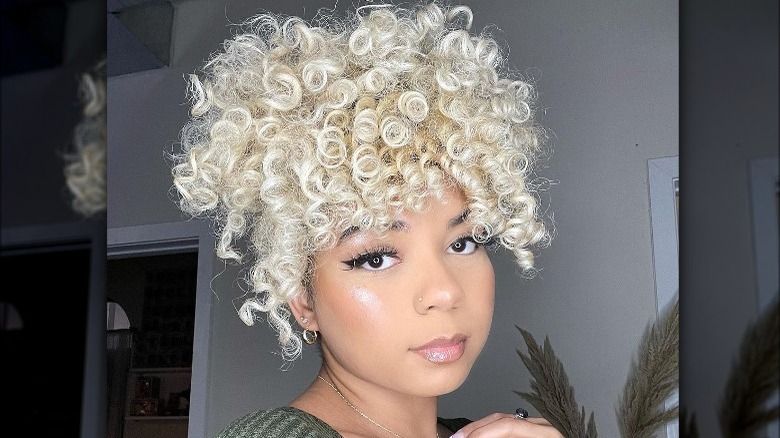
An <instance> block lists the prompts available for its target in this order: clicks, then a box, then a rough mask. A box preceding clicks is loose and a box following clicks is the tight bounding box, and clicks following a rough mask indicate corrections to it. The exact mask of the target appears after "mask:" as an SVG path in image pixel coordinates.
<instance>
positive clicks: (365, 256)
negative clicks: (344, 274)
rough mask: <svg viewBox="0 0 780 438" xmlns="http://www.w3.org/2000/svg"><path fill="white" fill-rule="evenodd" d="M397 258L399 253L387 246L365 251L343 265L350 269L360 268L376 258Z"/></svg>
mask: <svg viewBox="0 0 780 438" xmlns="http://www.w3.org/2000/svg"><path fill="white" fill-rule="evenodd" d="M377 256H379V257H397V256H398V251H396V250H395V249H393V248H390V247H387V246H380V247H378V248H374V249H370V250H368V249H367V250H365V251H363V252H361V253H360V254H358V255H356V256H355V257H353V258H352V259H350V260H344V261H342V263H344V264H345V265H347V267H348V268H349V269H354V268H357V267H358V266H360V265H362V264H363V263H366V262H367V261H369V260H371V259H372V258H374V257H377Z"/></svg>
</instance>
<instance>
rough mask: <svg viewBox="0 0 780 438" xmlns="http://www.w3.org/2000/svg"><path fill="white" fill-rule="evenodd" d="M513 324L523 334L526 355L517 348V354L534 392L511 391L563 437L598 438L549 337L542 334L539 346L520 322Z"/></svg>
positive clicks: (592, 421) (592, 417)
mask: <svg viewBox="0 0 780 438" xmlns="http://www.w3.org/2000/svg"><path fill="white" fill-rule="evenodd" d="M515 327H516V328H517V330H519V331H520V333H521V334H522V335H523V339H524V340H525V344H526V346H527V347H528V355H526V354H523V353H522V352H521V351H520V350H517V354H518V355H520V359H522V361H523V363H524V364H525V367H526V368H528V371H529V372H530V373H531V377H532V378H533V380H531V389H532V390H533V392H531V393H528V392H519V391H513V392H514V393H515V394H517V395H519V396H520V397H522V398H524V399H525V400H526V401H528V402H529V403H531V405H533V407H534V408H536V410H537V411H539V413H540V414H541V415H542V417H544V418H545V419H546V420H547V421H549V422H550V423H551V424H552V425H553V426H555V428H556V429H558V431H559V432H560V433H561V434H563V436H565V437H566V438H597V437H598V433H597V431H596V422H595V419H594V415H593V412H591V413H590V418H589V420H588V423H587V426H586V423H585V407H584V406H583V407H582V408H581V409H580V408H579V407H578V406H579V405H578V404H577V401H576V400H575V399H574V388H573V387H572V386H571V385H570V384H569V377H568V376H567V375H566V371H565V370H564V368H563V364H562V363H561V361H560V359H558V357H557V356H556V355H555V352H554V351H553V349H552V346H551V345H550V339H549V338H548V337H545V338H544V346H541V345H539V344H537V343H536V340H535V339H534V337H533V335H531V333H529V332H528V331H526V330H523V329H522V328H520V327H519V326H515Z"/></svg>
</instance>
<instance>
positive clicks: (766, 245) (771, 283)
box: [749, 157, 779, 311]
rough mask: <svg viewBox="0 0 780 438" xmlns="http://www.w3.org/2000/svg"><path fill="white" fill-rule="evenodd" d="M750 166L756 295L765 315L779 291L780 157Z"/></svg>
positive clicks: (759, 161)
mask: <svg viewBox="0 0 780 438" xmlns="http://www.w3.org/2000/svg"><path fill="white" fill-rule="evenodd" d="M749 166H750V203H751V216H752V218H751V219H752V221H753V223H752V225H753V252H754V258H755V260H754V265H755V267H756V286H757V288H756V289H757V290H756V293H757V294H758V296H757V299H758V310H759V311H761V310H763V309H764V308H766V306H767V305H768V304H769V303H770V302H771V301H772V298H773V297H774V296H775V295H777V290H778V279H777V267H778V265H779V264H778V249H777V247H778V236H777V224H778V220H777V190H778V188H777V181H778V172H777V169H778V164H777V157H770V158H759V159H754V160H751V161H750V164H749Z"/></svg>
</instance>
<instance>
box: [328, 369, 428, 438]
mask: <svg viewBox="0 0 780 438" xmlns="http://www.w3.org/2000/svg"><path fill="white" fill-rule="evenodd" d="M317 378H318V379H320V380H322V381H323V382H325V383H327V384H328V386H330V387H331V388H333V390H334V391H336V394H338V395H339V397H341V399H342V400H344V402H345V403H346V404H347V405H349V407H350V408H352V409H354V410H355V412H357V413H358V414H360V416H361V417H363V418H365V419H366V420H368V421H370V422H371V423H372V424H373V425H374V426H376V427H378V428H380V429H382V430H384V431H385V432H387V433H389V434H391V435H393V436H394V437H396V438H403V437H402V436H401V435H398V434H397V433H395V432H393V431H392V430H390V429H388V428H386V427H384V426H382V425H381V424H379V423H377V422H376V421H374V420H373V419H371V417H369V416H368V415H366V414H364V413H363V411H361V410H360V409H358V408H356V407H355V405H353V404H352V403H350V401H349V400H347V398H346V397H344V394H342V393H341V391H339V390H338V388H336V387H335V386H334V385H333V384H332V383H330V382H328V381H327V380H325V379H323V378H322V376H320V375H317ZM436 438H441V437H440V436H439V432H438V431H436Z"/></svg>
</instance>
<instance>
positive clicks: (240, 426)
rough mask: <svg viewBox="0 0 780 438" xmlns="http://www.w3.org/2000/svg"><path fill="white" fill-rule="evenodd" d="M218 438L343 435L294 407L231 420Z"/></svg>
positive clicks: (451, 422) (451, 425)
mask: <svg viewBox="0 0 780 438" xmlns="http://www.w3.org/2000/svg"><path fill="white" fill-rule="evenodd" d="M438 421H439V424H441V425H443V426H444V427H446V428H447V429H449V430H451V431H453V432H456V431H458V430H459V429H460V428H462V427H463V426H465V425H467V424H469V423H470V422H471V420H469V419H466V418H450V419H445V418H439V419H438ZM215 438H342V437H341V435H339V433H338V432H336V431H335V430H334V429H333V428H332V427H330V426H328V424H327V423H325V422H324V421H322V420H320V419H319V418H317V417H315V416H314V415H311V414H309V413H307V412H305V411H302V410H300V409H297V408H293V407H289V406H288V407H282V408H275V409H269V410H264V411H256V412H252V413H251V414H247V415H245V416H243V417H241V418H238V419H237V420H235V421H233V422H232V423H230V424H229V425H228V426H227V427H226V428H225V429H223V430H222V432H220V433H219V434H218V435H217V436H216V437H215Z"/></svg>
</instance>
